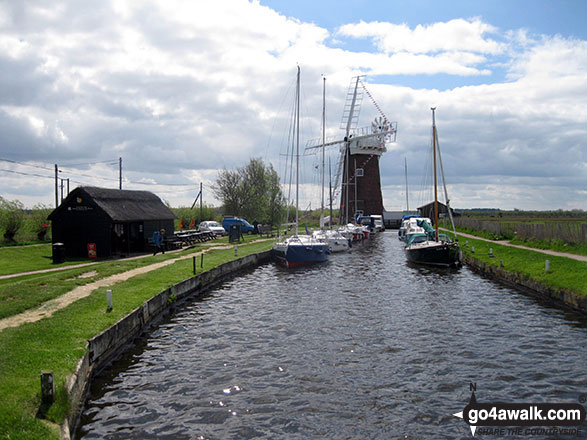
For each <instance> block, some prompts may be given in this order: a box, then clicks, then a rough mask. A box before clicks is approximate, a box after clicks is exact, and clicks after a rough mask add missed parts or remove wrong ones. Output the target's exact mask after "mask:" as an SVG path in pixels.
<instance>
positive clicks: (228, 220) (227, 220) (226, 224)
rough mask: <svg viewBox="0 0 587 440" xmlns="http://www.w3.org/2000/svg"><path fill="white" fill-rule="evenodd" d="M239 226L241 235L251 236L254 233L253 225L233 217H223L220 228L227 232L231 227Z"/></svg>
mask: <svg viewBox="0 0 587 440" xmlns="http://www.w3.org/2000/svg"><path fill="white" fill-rule="evenodd" d="M238 224H240V227H241V233H242V234H252V233H253V232H254V231H255V228H254V227H253V225H251V224H250V223H249V222H248V221H246V220H245V219H244V218H239V217H233V216H228V215H227V216H225V217H224V218H223V219H222V227H223V228H224V229H225V230H226V232H228V231H229V230H230V227H231V226H232V225H238Z"/></svg>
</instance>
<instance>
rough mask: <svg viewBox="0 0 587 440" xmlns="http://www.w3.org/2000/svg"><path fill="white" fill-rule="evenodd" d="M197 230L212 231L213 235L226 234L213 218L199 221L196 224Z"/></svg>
mask: <svg viewBox="0 0 587 440" xmlns="http://www.w3.org/2000/svg"><path fill="white" fill-rule="evenodd" d="M198 231H200V232H213V233H214V235H226V231H225V229H224V228H223V227H222V225H221V224H220V223H218V222H215V221H213V220H208V221H205V222H202V223H200V225H199V226H198Z"/></svg>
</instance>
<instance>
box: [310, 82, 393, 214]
mask: <svg viewBox="0 0 587 440" xmlns="http://www.w3.org/2000/svg"><path fill="white" fill-rule="evenodd" d="M361 78H362V76H357V77H354V78H352V79H351V83H350V85H349V89H348V92H347V97H346V102H345V107H344V111H343V115H342V120H341V125H340V128H341V129H343V130H345V135H344V138H343V139H338V140H336V139H329V140H328V142H326V141H323V140H322V139H315V140H312V141H310V142H308V145H307V146H306V150H311V149H315V148H326V147H328V146H331V145H338V146H339V147H340V156H339V157H340V159H339V163H338V169H337V175H336V180H335V182H337V185H338V182H340V183H341V186H340V188H338V186H337V188H338V189H337V191H335V194H336V195H337V194H340V208H341V211H340V216H341V218H342V220H343V222H346V223H348V222H349V221H352V220H353V219H354V218H355V216H356V215H358V214H366V215H382V214H383V196H382V194H381V176H380V173H379V159H380V157H381V155H382V154H383V153H385V152H386V151H387V147H386V144H388V143H391V142H395V138H396V133H397V122H390V121H389V120H388V119H387V117H386V116H385V115H384V114H383V112H382V111H381V109H380V108H379V106H378V105H377V103H376V102H375V100H374V99H373V97H372V96H371V94H370V93H369V91H368V90H367V89H366V87H365V84H364V83H363V81H362V80H361ZM365 93H366V94H367V95H368V96H369V98H370V99H371V101H372V102H373V104H374V105H375V107H376V108H377V110H378V111H379V113H380V114H381V116H378V117H376V118H375V120H374V121H373V122H372V123H371V125H370V126H368V127H362V128H357V125H358V121H359V113H360V110H361V103H362V100H363V95H364V94H365Z"/></svg>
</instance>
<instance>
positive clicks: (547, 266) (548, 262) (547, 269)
mask: <svg viewBox="0 0 587 440" xmlns="http://www.w3.org/2000/svg"><path fill="white" fill-rule="evenodd" d="M544 269H545V270H546V273H548V272H550V260H546V264H545V265H544Z"/></svg>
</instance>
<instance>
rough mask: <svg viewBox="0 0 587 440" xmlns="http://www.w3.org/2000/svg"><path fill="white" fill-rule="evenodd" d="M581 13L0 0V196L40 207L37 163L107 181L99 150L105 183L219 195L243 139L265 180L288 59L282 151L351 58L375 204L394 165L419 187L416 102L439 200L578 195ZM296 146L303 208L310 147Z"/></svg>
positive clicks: (550, 5)
mask: <svg viewBox="0 0 587 440" xmlns="http://www.w3.org/2000/svg"><path fill="white" fill-rule="evenodd" d="M90 5H91V6H90ZM586 20H587V2H585V1H582V0H574V1H570V0H557V1H555V0H531V1H527V0H516V1H511V0H478V1H469V0H462V1H445V2H438V1H432V0H411V1H399V0H388V1H367V0H343V1H340V0H338V1H330V0H328V1H321V2H317V1H308V0H298V1H295V2H291V1H288V0H259V1H246V0H222V1H214V2H212V1H200V0H192V1H188V0H184V1H182V0H140V1H139V0H136V1H132V0H129V1H122V0H112V1H107V0H104V1H100V2H91V3H88V2H87V1H82V0H76V1H73V0H72V1H61V0H52V1H46V0H38V1H35V0H22V1H12V0H0V133H1V136H0V195H1V196H2V197H3V198H5V199H8V200H19V201H21V202H22V203H23V204H24V205H25V206H27V207H33V206H34V205H37V204H44V205H46V206H51V207H54V206H55V165H57V167H58V170H59V182H61V181H63V182H67V180H66V179H69V185H70V189H74V188H75V187H76V186H79V185H93V186H102V187H111V188H117V187H118V185H119V158H121V159H122V179H123V183H122V185H123V188H124V189H137V190H148V191H152V192H154V193H155V194H157V195H158V196H160V197H161V198H162V199H163V200H165V201H167V202H168V203H170V204H171V206H175V207H177V206H191V204H192V202H193V201H194V200H195V198H196V196H197V194H198V192H199V187H200V183H202V185H203V189H204V191H203V197H204V202H205V203H207V204H210V205H219V202H218V200H216V199H215V197H214V193H213V189H214V186H215V180H216V178H217V176H218V171H219V170H223V169H227V170H234V169H236V168H238V167H242V166H244V165H246V164H247V163H248V162H249V160H250V159H251V158H257V157H260V158H262V159H263V160H264V161H265V163H267V164H269V163H270V164H271V165H272V166H273V167H274V168H275V169H276V170H277V171H278V173H279V174H280V176H281V177H282V182H283V183H284V185H285V182H286V180H287V177H286V176H287V172H286V169H285V166H286V160H285V154H286V153H287V150H288V136H289V128H288V127H289V125H290V123H291V112H292V111H291V109H292V105H293V92H294V87H295V76H296V71H297V66H299V67H300V71H301V87H302V91H301V105H300V108H301V109H300V111H301V120H300V125H301V129H300V143H301V148H302V150H304V146H305V145H306V142H307V141H308V140H310V139H314V138H318V137H320V136H321V130H322V125H321V120H322V87H323V84H324V80H323V78H326V80H325V84H326V103H325V106H326V124H325V128H326V135H327V136H329V137H334V138H342V136H343V135H344V132H343V130H341V128H340V127H341V122H342V121H341V119H342V114H343V108H344V105H345V98H346V95H347V89H348V86H349V83H350V80H351V78H352V77H354V76H357V75H365V77H364V80H363V82H364V84H365V89H366V90H367V91H368V93H364V94H363V100H362V102H361V113H360V118H359V121H358V126H359V127H362V126H366V127H369V126H370V124H371V122H372V121H373V120H374V118H376V117H378V116H381V115H384V116H385V117H386V118H387V119H388V120H390V121H394V122H397V127H398V130H397V137H396V141H395V142H393V143H390V144H388V145H387V152H386V153H384V154H383V156H382V157H381V161H380V170H381V180H382V191H383V199H384V205H385V207H386V208H387V209H389V210H399V209H405V208H406V173H405V164H407V169H408V172H407V180H408V191H409V192H408V194H409V203H410V208H412V209H413V208H414V207H415V206H419V205H421V204H425V203H427V202H428V201H429V199H428V197H429V195H428V194H429V192H428V191H427V190H426V189H425V186H426V185H425V184H426V182H427V181H428V180H429V179H427V178H426V176H427V175H428V174H429V173H428V171H427V169H428V168H429V166H430V160H429V151H430V139H431V122H432V118H431V111H430V108H431V107H436V109H437V110H436V123H437V128H438V136H439V143H440V148H441V152H442V160H443V168H444V174H445V177H446V182H447V189H448V193H449V197H450V200H451V206H453V207H455V208H484V207H485V208H501V209H528V210H556V209H564V210H567V209H583V210H587V161H586V153H587V104H586V103H587V29H586V28H585V26H584V23H585V22H586ZM326 154H327V157H328V158H329V160H330V161H331V163H332V165H331V168H332V169H333V174H336V172H335V169H336V164H337V163H338V160H339V150H338V149H337V147H330V148H329V149H328V150H327V153H326ZM301 162H302V172H301V194H302V195H301V199H302V202H301V208H306V207H312V208H317V207H318V206H319V205H320V158H319V155H309V154H304V156H303V157H302V161H301ZM326 180H328V178H326ZM64 185H65V186H64V188H65V191H66V188H67V186H66V185H67V184H66V183H64ZM284 189H285V191H286V192H287V191H288V187H286V186H284ZM58 192H60V190H59V191H58Z"/></svg>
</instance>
